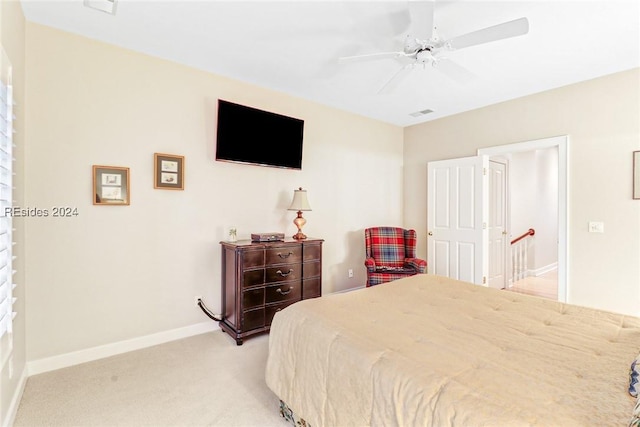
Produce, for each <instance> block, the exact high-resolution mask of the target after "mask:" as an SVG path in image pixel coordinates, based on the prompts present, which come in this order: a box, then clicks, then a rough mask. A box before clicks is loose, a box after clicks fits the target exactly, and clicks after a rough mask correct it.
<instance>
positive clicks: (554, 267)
mask: <svg viewBox="0 0 640 427" xmlns="http://www.w3.org/2000/svg"><path fill="white" fill-rule="evenodd" d="M557 269H558V263H557V262H554V263H552V264H549V265H545V266H543V267H540V268H536V269H535V270H530V271H529V272H528V274H529V276H534V277H538V276H542V275H543V274H547V273H549V272H550V271H553V270H557Z"/></svg>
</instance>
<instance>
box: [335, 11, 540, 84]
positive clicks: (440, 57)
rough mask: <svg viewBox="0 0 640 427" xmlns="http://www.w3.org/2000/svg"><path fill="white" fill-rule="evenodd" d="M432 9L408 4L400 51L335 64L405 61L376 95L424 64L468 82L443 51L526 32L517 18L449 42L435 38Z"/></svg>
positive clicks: (525, 22)
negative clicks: (407, 24) (407, 21)
mask: <svg viewBox="0 0 640 427" xmlns="http://www.w3.org/2000/svg"><path fill="white" fill-rule="evenodd" d="M433 10H434V2H433V1H410V2H409V13H410V16H411V29H410V32H409V34H407V35H406V37H405V39H404V46H403V49H402V50H400V51H396V52H377V53H370V54H365V55H355V56H344V57H341V58H339V59H338V62H339V63H349V62H354V61H363V60H364V61H366V60H378V59H387V58H392V59H396V60H399V61H401V62H404V63H405V65H403V66H402V67H401V68H400V69H399V70H398V71H397V72H396V73H395V74H394V75H393V76H391V78H390V79H389V80H388V81H387V82H386V83H385V84H384V85H383V86H382V87H381V88H380V89H379V90H378V93H384V92H389V91H390V90H392V89H393V88H395V87H396V86H397V85H398V84H399V83H400V82H401V81H402V80H403V79H404V78H405V77H406V76H407V74H408V73H409V72H410V71H411V70H413V69H415V68H418V67H421V68H425V67H426V66H427V65H431V66H432V67H434V68H437V69H439V70H440V71H442V72H444V73H445V74H446V75H447V76H448V77H450V78H452V79H454V80H456V81H459V82H462V81H466V80H468V79H469V78H470V77H471V76H472V74H471V73H470V72H469V71H468V70H466V69H465V68H463V67H461V66H460V65H458V64H456V63H455V62H453V61H451V60H450V59H449V58H447V57H446V56H444V54H445V53H446V52H451V51H455V50H460V49H464V48H467V47H471V46H477V45H480V44H484V43H490V42H493V41H497V40H502V39H507V38H511V37H516V36H521V35H524V34H527V33H528V32H529V21H528V20H527V18H519V19H515V20H513V21H508V22H504V23H502V24H498V25H494V26H491V27H486V28H483V29H480V30H476V31H472V32H470V33H466V34H463V35H460V36H457V37H453V38H450V39H442V38H440V37H439V36H438V33H437V28H436V27H434V25H433Z"/></svg>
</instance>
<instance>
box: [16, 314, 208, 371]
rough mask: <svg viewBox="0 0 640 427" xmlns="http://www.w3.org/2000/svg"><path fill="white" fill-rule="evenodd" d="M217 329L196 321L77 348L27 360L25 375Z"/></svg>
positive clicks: (206, 323)
mask: <svg viewBox="0 0 640 427" xmlns="http://www.w3.org/2000/svg"><path fill="white" fill-rule="evenodd" d="M215 329H218V325H217V323H214V322H213V321H209V322H202V323H197V324H195V325H190V326H185V327H183V328H177V329H171V330H168V331H164V332H158V333H156V334H151V335H145V336H142V337H138V338H132V339H129V340H125V341H119V342H115V343H111V344H105V345H101V346H98V347H92V348H87V349H85V350H78V351H74V352H71V353H65V354H60V355H58V356H52V357H47V358H44V359H39V360H33V361H31V362H27V375H28V376H31V375H36V374H41V373H43V372H49V371H54V370H56V369H61V368H67V367H69V366H73V365H78V364H80V363H85V362H91V361H94V360H98V359H102V358H105V357H110V356H115V355H117V354H122V353H127V352H129V351H134V350H140V349H142V348H147V347H151V346H154V345H158V344H164V343H166V342H169V341H174V340H179V339H182V338H187V337H190V336H193V335H200V334H204V333H207V332H211V331H212V330H215Z"/></svg>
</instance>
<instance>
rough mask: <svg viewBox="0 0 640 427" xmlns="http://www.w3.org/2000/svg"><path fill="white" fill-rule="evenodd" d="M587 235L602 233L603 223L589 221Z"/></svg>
mask: <svg viewBox="0 0 640 427" xmlns="http://www.w3.org/2000/svg"><path fill="white" fill-rule="evenodd" d="M589 233H604V222H599V221H590V222H589Z"/></svg>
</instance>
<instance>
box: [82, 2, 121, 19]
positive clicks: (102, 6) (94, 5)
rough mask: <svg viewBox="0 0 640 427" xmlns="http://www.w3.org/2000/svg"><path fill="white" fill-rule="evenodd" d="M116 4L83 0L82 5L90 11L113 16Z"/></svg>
mask: <svg viewBox="0 0 640 427" xmlns="http://www.w3.org/2000/svg"><path fill="white" fill-rule="evenodd" d="M116 2H117V0H84V5H85V6H87V7H90V8H91V9H95V10H99V11H100V12H106V13H109V14H111V15H115V14H116Z"/></svg>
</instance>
